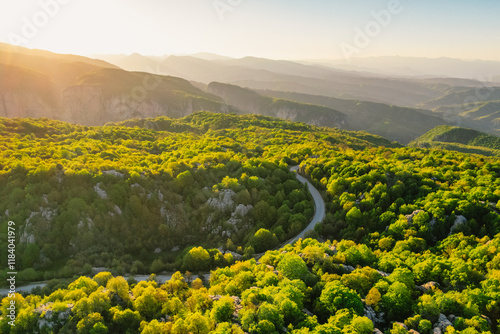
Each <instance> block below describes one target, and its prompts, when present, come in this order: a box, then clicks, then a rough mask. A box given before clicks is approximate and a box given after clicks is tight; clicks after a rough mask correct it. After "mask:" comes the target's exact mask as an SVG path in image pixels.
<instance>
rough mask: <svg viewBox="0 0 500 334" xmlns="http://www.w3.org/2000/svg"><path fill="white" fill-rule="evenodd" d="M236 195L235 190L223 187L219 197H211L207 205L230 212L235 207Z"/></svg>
mask: <svg viewBox="0 0 500 334" xmlns="http://www.w3.org/2000/svg"><path fill="white" fill-rule="evenodd" d="M235 196H236V193H235V192H234V191H233V190H231V189H223V190H220V191H219V193H218V196H217V197H212V198H209V199H208V201H207V205H208V206H210V207H212V208H214V209H216V210H219V211H222V212H229V211H232V210H233V208H234V205H235V203H234V197H235Z"/></svg>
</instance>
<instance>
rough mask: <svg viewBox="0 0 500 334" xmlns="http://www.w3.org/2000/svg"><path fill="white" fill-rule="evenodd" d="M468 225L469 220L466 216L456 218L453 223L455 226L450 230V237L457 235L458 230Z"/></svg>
mask: <svg viewBox="0 0 500 334" xmlns="http://www.w3.org/2000/svg"><path fill="white" fill-rule="evenodd" d="M465 224H467V218H465V217H464V216H460V215H459V216H456V217H455V221H454V222H453V226H452V227H451V228H450V235H451V234H453V233H456V232H457V230H458V229H459V228H460V227H462V226H464V225H465Z"/></svg>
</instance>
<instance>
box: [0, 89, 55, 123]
mask: <svg viewBox="0 0 500 334" xmlns="http://www.w3.org/2000/svg"><path fill="white" fill-rule="evenodd" d="M58 116H59V115H58V110H57V108H55V107H54V106H51V105H49V104H48V103H47V102H45V101H44V100H43V99H42V98H40V97H39V96H38V95H37V94H35V93H28V92H9V91H1V92H0V117H48V118H56V119H57V118H58Z"/></svg>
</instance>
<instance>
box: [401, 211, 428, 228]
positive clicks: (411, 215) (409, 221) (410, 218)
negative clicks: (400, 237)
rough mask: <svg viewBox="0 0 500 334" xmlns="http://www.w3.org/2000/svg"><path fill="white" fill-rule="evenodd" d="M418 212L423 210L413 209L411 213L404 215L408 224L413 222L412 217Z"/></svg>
mask: <svg viewBox="0 0 500 334" xmlns="http://www.w3.org/2000/svg"><path fill="white" fill-rule="evenodd" d="M420 212H424V211H423V210H415V211H413V212H412V213H411V214H409V215H406V216H405V217H406V220H407V221H408V224H410V225H411V224H413V217H415V216H416V215H418V214H419V213H420Z"/></svg>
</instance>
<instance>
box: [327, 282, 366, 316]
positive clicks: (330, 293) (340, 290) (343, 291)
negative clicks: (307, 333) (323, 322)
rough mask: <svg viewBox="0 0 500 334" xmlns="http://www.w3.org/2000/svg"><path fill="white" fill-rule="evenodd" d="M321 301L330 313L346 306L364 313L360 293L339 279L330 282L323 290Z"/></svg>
mask: <svg viewBox="0 0 500 334" xmlns="http://www.w3.org/2000/svg"><path fill="white" fill-rule="evenodd" d="M319 301H320V303H321V305H322V306H323V307H324V308H325V309H326V310H328V311H329V312H330V314H335V312H337V311H338V310H340V309H343V308H346V309H352V310H353V311H354V312H355V313H357V314H358V315H362V314H363V310H364V308H363V302H362V301H361V298H360V297H359V295H358V294H357V293H356V292H355V291H353V290H351V289H349V288H347V287H345V286H344V285H343V284H342V283H340V282H339V281H333V282H328V283H327V284H326V285H325V287H324V288H323V291H322V292H321V296H320V298H319Z"/></svg>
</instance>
